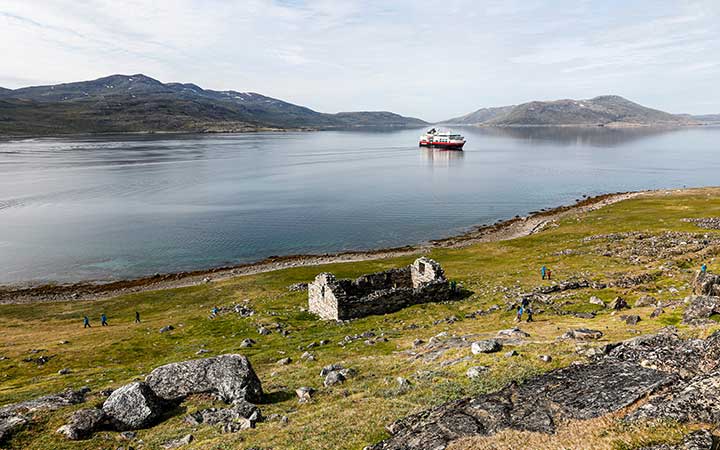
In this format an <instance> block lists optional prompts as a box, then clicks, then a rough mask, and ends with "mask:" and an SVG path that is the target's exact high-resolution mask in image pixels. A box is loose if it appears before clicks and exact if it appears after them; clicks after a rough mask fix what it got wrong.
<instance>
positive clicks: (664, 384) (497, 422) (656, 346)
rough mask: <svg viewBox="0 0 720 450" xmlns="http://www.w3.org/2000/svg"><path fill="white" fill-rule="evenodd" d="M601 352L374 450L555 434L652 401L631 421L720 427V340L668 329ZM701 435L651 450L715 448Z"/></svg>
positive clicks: (432, 413)
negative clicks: (565, 423) (513, 433)
mask: <svg viewBox="0 0 720 450" xmlns="http://www.w3.org/2000/svg"><path fill="white" fill-rule="evenodd" d="M603 351H604V353H605V354H604V356H600V357H598V358H596V359H595V360H594V362H592V363H590V364H587V365H572V366H570V367H567V368H564V369H559V370H555V371H552V372H549V373H546V374H544V375H540V376H538V377H535V378H533V379H531V380H529V381H527V382H525V383H523V384H519V385H517V384H511V385H509V386H507V387H505V388H504V389H502V390H500V391H498V392H495V393H492V394H485V395H480V396H477V397H474V398H465V399H461V400H456V401H453V402H450V403H447V404H444V405H441V406H438V407H436V408H433V409H430V410H427V411H424V412H421V413H418V414H415V415H412V416H409V417H407V418H405V419H402V420H399V421H396V422H395V423H393V424H391V425H389V426H388V431H389V432H390V433H391V434H392V437H391V438H389V439H387V440H385V441H383V442H380V443H379V444H376V445H375V446H373V447H371V448H372V449H373V450H400V449H402V450H420V449H437V450H440V449H444V448H446V447H447V445H448V444H449V443H451V442H453V441H455V440H457V439H459V438H462V437H467V436H483V435H489V434H493V433H496V432H497V431H500V430H502V429H508V428H511V429H515V430H524V431H534V432H545V433H552V432H554V431H555V429H556V424H557V423H558V421H559V420H560V419H562V420H565V419H590V418H594V417H599V416H602V415H605V414H608V413H611V412H615V411H618V410H621V409H622V408H624V407H627V406H629V405H632V404H634V403H635V402H637V401H638V400H640V399H641V398H645V397H648V396H649V397H650V399H649V401H648V402H647V403H646V404H645V405H643V406H641V407H640V408H638V409H636V410H635V411H634V412H633V413H631V414H629V415H628V416H627V417H626V419H625V420H628V421H637V420H648V419H651V420H655V419H669V420H675V421H679V422H681V423H715V424H717V423H720V397H718V396H717V392H718V391H719V390H720V365H719V364H718V361H720V332H718V333H715V334H713V335H712V336H710V337H709V338H707V339H705V340H703V339H690V340H684V339H681V338H680V337H678V335H677V334H676V332H675V330H674V329H672V328H668V329H665V330H663V331H662V332H661V333H658V334H655V335H648V336H641V337H638V338H635V339H632V340H629V341H626V342H623V343H620V344H616V345H608V346H605V348H604V350H603ZM697 433H698V434H697V435H696V434H694V433H691V434H690V435H688V436H687V437H686V439H685V441H684V442H683V443H682V444H680V445H679V446H662V445H661V446H655V447H650V449H652V450H672V449H678V450H679V449H691V448H692V449H711V448H713V447H712V436H710V435H709V433H705V434H703V432H700V431H699V432H697ZM703 436H704V437H703ZM708 439H709V440H708ZM707 442H710V446H708V445H707ZM693 445H694V446H693ZM650 449H647V450H650Z"/></svg>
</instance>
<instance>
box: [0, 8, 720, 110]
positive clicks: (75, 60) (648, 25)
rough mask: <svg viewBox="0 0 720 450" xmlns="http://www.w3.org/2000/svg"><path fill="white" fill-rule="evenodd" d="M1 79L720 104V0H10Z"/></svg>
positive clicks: (325, 94) (370, 100) (350, 104)
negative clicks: (113, 78)
mask: <svg viewBox="0 0 720 450" xmlns="http://www.w3.org/2000/svg"><path fill="white" fill-rule="evenodd" d="M0 54H2V56H3V58H2V59H3V63H2V65H0V86H3V87H8V88H17V87H21V86H27V85H38V84H54V83H60V82H68V81H77V80H84V79H93V78H98V77H101V76H105V75H109V74H114V73H123V74H134V73H144V74H146V75H149V76H152V77H154V78H157V79H159V80H161V81H165V82H169V81H180V82H193V83H196V84H198V85H200V86H202V87H206V88H212V89H235V90H238V91H254V92H260V93H263V94H266V95H270V96H273V97H277V98H281V99H284V100H288V101H291V102H294V103H298V104H302V105H305V106H309V107H311V108H313V109H317V110H320V111H325V112H337V111H347V110H391V111H395V112H399V113H402V114H406V115H414V116H418V117H421V118H424V119H426V120H439V119H444V118H448V117H451V116H456V115H460V114H464V113H467V112H470V111H472V110H475V109H478V108H480V107H486V106H500V105H507V104H516V103H522V102H525V101H529V100H546V99H557V98H588V97H593V96H596V95H602V94H619V95H623V96H625V97H627V98H629V99H631V100H634V101H637V102H640V103H643V104H646V105H648V106H652V107H656V108H659V109H664V110H667V111H670V112H690V113H713V112H714V113H720V89H718V87H717V85H718V80H720V1H718V0H626V1H619V0H602V1H601V0H598V1H589V0H573V1H563V0H555V1H550V0H547V1H535V0H498V1H495V0H486V1H481V0H476V1H471V0H445V1H442V2H437V1H427V0H399V1H375V0H371V1H359V0H346V1H330V0H318V1H311V0H307V1H302V0H274V1H273V0H243V1H232V0H173V1H169V0H167V1H163V0H157V1H154V2H147V1H121V0H113V1H106V0H87V1H83V2H78V1H74V0H73V1H68V0H33V1H28V0H17V1H16V0H0Z"/></svg>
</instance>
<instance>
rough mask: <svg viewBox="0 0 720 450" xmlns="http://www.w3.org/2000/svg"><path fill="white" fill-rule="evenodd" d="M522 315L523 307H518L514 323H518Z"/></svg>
mask: <svg viewBox="0 0 720 450" xmlns="http://www.w3.org/2000/svg"><path fill="white" fill-rule="evenodd" d="M522 314H523V307H522V306H518V307H517V316H515V322H520V321H521V320H522Z"/></svg>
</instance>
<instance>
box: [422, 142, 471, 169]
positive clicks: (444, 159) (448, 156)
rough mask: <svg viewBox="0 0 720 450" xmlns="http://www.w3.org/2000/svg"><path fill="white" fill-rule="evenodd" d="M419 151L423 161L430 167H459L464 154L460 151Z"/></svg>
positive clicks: (428, 149) (424, 149) (433, 149)
mask: <svg viewBox="0 0 720 450" xmlns="http://www.w3.org/2000/svg"><path fill="white" fill-rule="evenodd" d="M420 151H421V152H422V158H423V161H425V162H426V163H427V165H428V166H432V167H450V166H459V165H461V164H462V161H463V158H464V157H465V152H463V151H462V150H445V149H439V148H428V147H423V148H421V150H420Z"/></svg>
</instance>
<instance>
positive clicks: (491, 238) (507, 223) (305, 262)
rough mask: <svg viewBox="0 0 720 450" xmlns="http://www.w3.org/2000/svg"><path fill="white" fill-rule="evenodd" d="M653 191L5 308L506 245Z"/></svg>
mask: <svg viewBox="0 0 720 450" xmlns="http://www.w3.org/2000/svg"><path fill="white" fill-rule="evenodd" d="M651 192H654V191H637V192H618V193H611V194H601V195H597V196H593V197H587V198H584V199H582V200H580V201H577V202H576V203H573V204H570V205H563V206H558V207H555V208H550V209H547V210H545V211H536V212H532V213H529V214H528V215H526V216H515V217H514V218H511V219H508V220H503V221H498V222H496V223H494V224H491V225H478V226H475V227H473V228H472V229H471V230H470V231H468V232H465V233H462V234H459V235H456V236H450V237H447V238H443V239H436V240H430V241H428V242H425V243H420V244H415V245H408V246H404V247H394V248H384V249H377V250H367V251H361V250H360V251H346V252H340V253H329V254H321V255H312V254H309V255H287V256H271V257H268V258H265V259H263V260H260V261H256V262H253V263H246V264H239V265H234V266H225V267H216V268H210V269H199V270H194V271H187V272H176V273H165V274H156V275H153V276H147V277H140V278H132V279H123V280H117V281H110V282H102V283H98V282H91V281H81V282H77V283H67V284H37V285H32V284H28V285H27V286H23V285H22V284H21V283H17V284H15V285H12V284H10V285H0V305H8V304H23V303H45V302H63V301H86V300H99V299H107V298H112V297H117V296H120V295H125V294H131V293H135V292H144V291H155V290H164V289H173V288H180V287H188V286H194V285H198V284H202V283H206V282H210V281H222V280H227V279H230V278H234V277H237V276H244V275H254V274H258V273H266V272H273V271H276V270H282V269H288V268H293V267H307V266H317V265H323V264H332V263H345V262H360V261H368V260H375V259H387V258H394V257H400V256H408V255H413V254H419V253H427V252H429V251H430V250H432V249H436V248H462V247H467V246H470V245H473V244H478V243H482V242H497V241H505V240H510V239H516V238H519V237H523V236H529V235H532V234H535V233H537V232H539V231H542V230H543V229H544V228H545V227H546V226H547V225H549V224H550V223H552V222H553V221H556V220H558V219H560V218H563V217H565V216H566V215H569V214H574V213H584V212H589V211H594V210H596V209H600V208H603V207H605V206H608V205H612V204H614V203H618V202H621V201H624V200H628V199H631V198H634V197H637V196H640V195H644V194H648V193H651Z"/></svg>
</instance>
